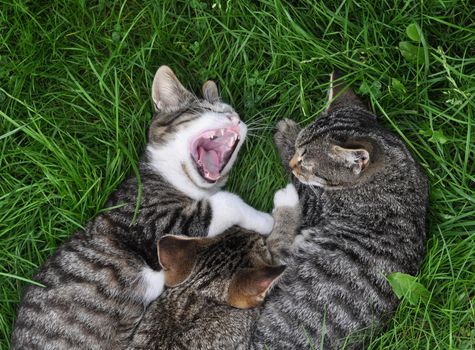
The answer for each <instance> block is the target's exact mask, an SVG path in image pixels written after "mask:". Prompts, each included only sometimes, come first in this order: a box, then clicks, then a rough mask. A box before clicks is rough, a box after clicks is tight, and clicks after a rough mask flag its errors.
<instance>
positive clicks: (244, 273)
mask: <svg viewBox="0 0 475 350" xmlns="http://www.w3.org/2000/svg"><path fill="white" fill-rule="evenodd" d="M285 267H286V266H285V265H280V266H262V267H253V268H245V269H242V270H240V271H239V272H238V273H237V274H236V276H234V278H233V280H232V281H231V285H230V287H229V291H228V303H229V305H231V306H233V307H236V308H238V309H249V308H252V307H255V306H257V305H259V304H260V303H262V302H263V301H264V298H265V296H266V294H267V292H268V290H269V289H270V287H271V286H272V285H273V284H274V283H275V281H276V280H277V279H278V278H279V277H280V276H281V275H282V273H283V272H284V270H285Z"/></svg>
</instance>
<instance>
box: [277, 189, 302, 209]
mask: <svg viewBox="0 0 475 350" xmlns="http://www.w3.org/2000/svg"><path fill="white" fill-rule="evenodd" d="M298 204H299V195H298V193H297V190H296V189H295V186H294V185H293V184H288V185H287V186H286V187H285V188H282V189H280V190H278V191H277V192H276V193H275V195H274V210H275V208H281V207H296V206H297V205H298Z"/></svg>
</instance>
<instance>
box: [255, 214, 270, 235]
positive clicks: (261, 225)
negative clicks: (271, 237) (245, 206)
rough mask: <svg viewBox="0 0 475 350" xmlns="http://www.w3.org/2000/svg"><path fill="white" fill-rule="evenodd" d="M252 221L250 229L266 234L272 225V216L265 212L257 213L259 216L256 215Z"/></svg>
mask: <svg viewBox="0 0 475 350" xmlns="http://www.w3.org/2000/svg"><path fill="white" fill-rule="evenodd" d="M253 222H254V223H253V225H252V227H251V229H252V230H253V231H256V232H257V233H260V234H261V235H268V234H269V233H271V231H272V228H273V227H274V218H273V217H272V215H270V214H267V213H259V216H256V217H255V218H254V220H253Z"/></svg>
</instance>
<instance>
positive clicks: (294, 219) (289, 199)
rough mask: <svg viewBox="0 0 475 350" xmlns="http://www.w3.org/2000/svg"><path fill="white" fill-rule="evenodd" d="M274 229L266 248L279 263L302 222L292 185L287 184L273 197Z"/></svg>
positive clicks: (297, 197) (296, 194) (297, 200)
mask: <svg viewBox="0 0 475 350" xmlns="http://www.w3.org/2000/svg"><path fill="white" fill-rule="evenodd" d="M272 215H273V217H274V221H275V223H274V228H273V230H272V232H271V234H270V235H269V237H267V242H266V243H267V248H268V249H269V252H270V253H271V255H272V257H273V258H274V260H277V261H279V259H280V258H282V257H283V255H285V253H286V252H287V251H288V250H289V248H290V247H291V246H292V243H293V242H294V239H295V237H296V235H297V234H298V232H299V228H300V225H301V222H302V211H301V208H300V204H299V195H298V193H297V190H296V189H295V187H294V185H292V184H288V185H287V186H286V187H285V188H283V189H281V190H279V191H277V192H276V193H275V195H274V210H273V212H272Z"/></svg>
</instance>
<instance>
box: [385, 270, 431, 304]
mask: <svg viewBox="0 0 475 350" xmlns="http://www.w3.org/2000/svg"><path fill="white" fill-rule="evenodd" d="M388 282H389V284H390V285H391V287H392V289H393V291H394V293H395V294H396V296H397V297H398V298H399V299H405V300H407V301H408V302H409V303H410V304H411V305H416V304H417V303H418V302H419V301H422V302H424V303H426V302H427V301H428V300H429V297H430V292H429V291H428V290H427V288H426V287H424V286H423V285H422V284H421V283H419V282H417V278H416V277H414V276H411V275H408V274H405V273H402V272H394V273H392V274H390V275H389V276H388Z"/></svg>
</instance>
